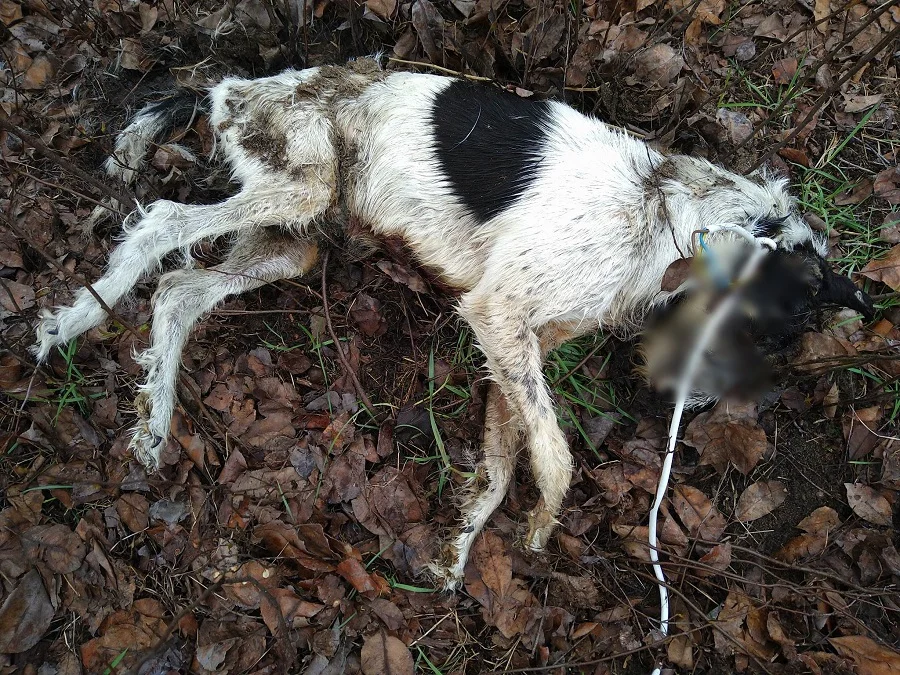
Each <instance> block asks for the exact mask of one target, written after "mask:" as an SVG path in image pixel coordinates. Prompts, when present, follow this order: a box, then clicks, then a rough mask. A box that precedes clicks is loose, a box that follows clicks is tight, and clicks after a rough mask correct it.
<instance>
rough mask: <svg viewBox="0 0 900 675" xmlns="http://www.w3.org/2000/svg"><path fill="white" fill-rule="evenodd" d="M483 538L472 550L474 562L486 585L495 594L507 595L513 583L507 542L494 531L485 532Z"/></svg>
mask: <svg viewBox="0 0 900 675" xmlns="http://www.w3.org/2000/svg"><path fill="white" fill-rule="evenodd" d="M481 539H482V542H480V543H481V545H480V546H475V547H474V549H473V550H472V562H473V563H475V567H476V568H477V569H478V572H479V574H481V580H482V581H483V582H484V585H485V586H487V587H488V589H490V591H491V592H492V593H493V594H494V595H496V596H498V597H500V596H502V595H506V591H507V590H508V589H509V585H510V583H512V558H511V557H510V555H509V553H508V552H507V550H506V544H504V543H503V540H502V539H501V538H500V537H499V536H497V535H496V534H494V533H493V532H485V533H484V534H483V535H482V536H481Z"/></svg>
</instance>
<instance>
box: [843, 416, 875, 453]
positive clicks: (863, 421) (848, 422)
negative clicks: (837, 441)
mask: <svg viewBox="0 0 900 675" xmlns="http://www.w3.org/2000/svg"><path fill="white" fill-rule="evenodd" d="M881 412H882V410H881V406H872V407H871V408H862V409H860V410H856V409H855V408H850V410H848V411H847V412H846V413H845V414H844V417H843V419H842V420H841V427H842V428H843V431H844V438H846V439H847V454H848V456H849V457H850V459H851V460H855V459H859V458H860V457H865V456H866V455H868V454H869V453H870V452H872V450H874V449H875V447H876V446H877V445H878V444H879V443H880V442H881V436H879V435H878V433H877V432H878V421H879V420H880V419H881Z"/></svg>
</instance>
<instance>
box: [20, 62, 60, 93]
mask: <svg viewBox="0 0 900 675" xmlns="http://www.w3.org/2000/svg"><path fill="white" fill-rule="evenodd" d="M55 74H56V65H55V64H54V63H53V61H52V60H51V59H50V58H49V57H48V56H46V55H45V54H40V55H38V56H36V57H35V59H34V62H33V63H32V64H31V66H29V68H28V70H27V71H25V77H24V78H22V88H23V89H43V88H44V86H45V85H46V84H47V80H49V79H50V78H51V77H53V76H54V75H55Z"/></svg>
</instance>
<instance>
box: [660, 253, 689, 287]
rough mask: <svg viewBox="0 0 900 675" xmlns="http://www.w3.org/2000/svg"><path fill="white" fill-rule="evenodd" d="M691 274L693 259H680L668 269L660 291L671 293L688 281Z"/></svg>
mask: <svg viewBox="0 0 900 675" xmlns="http://www.w3.org/2000/svg"><path fill="white" fill-rule="evenodd" d="M690 274H691V258H679V259H678V260H676V261H675V262H673V263H672V264H671V265H669V266H668V267H667V268H666V272H665V274H663V278H662V284H661V286H660V289H661V290H663V291H665V292H667V293H671V292H672V291H675V290H677V289H678V287H679V286H681V284H683V283H684V282H685V281H687V278H688V277H689V276H690Z"/></svg>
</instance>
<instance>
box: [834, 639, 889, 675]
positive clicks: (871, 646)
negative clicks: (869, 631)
mask: <svg viewBox="0 0 900 675" xmlns="http://www.w3.org/2000/svg"><path fill="white" fill-rule="evenodd" d="M828 641H829V642H830V643H831V646H832V647H834V648H835V649H836V650H837V653H838V654H840V655H841V656H843V657H844V658H848V659H851V660H852V661H853V663H854V665H855V666H856V671H855V672H856V673H857V675H896V674H897V673H900V653H898V652H896V651H894V650H893V649H889V648H888V647H883V646H882V645H880V644H878V643H877V642H875V641H874V640H873V639H872V638H869V637H866V636H865V635H845V636H844V637H836V638H829V639H828Z"/></svg>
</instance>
